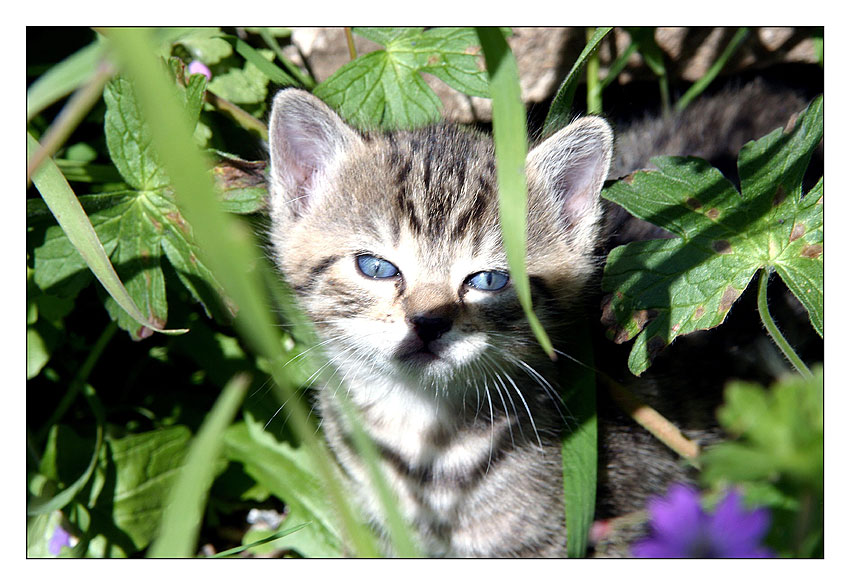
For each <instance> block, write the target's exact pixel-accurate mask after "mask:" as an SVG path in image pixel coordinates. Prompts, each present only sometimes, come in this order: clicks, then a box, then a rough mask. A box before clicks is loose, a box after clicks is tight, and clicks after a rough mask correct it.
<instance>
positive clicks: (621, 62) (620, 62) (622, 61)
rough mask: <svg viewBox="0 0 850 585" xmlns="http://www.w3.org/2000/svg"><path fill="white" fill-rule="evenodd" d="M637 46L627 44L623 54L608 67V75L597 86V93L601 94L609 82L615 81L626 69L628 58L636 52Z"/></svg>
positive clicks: (632, 43)
mask: <svg viewBox="0 0 850 585" xmlns="http://www.w3.org/2000/svg"><path fill="white" fill-rule="evenodd" d="M637 48H638V45H637V43H636V42H634V41H632V42H631V43H629V46H628V47H626V50H625V51H623V54H622V55H620V56H619V57H617V59H616V60H615V61H614V62H613V63H611V65H610V67H608V75H606V76H605V79H603V80H602V81H601V82H600V84H599V91H600V92H601V91H602V90H604V89H605V88H606V87H608V86H609V85H611V82H612V81H614V80H615V79H617V76H618V75H619V74H620V72H621V71H622V70H623V69H624V68H625V67H626V64H627V63H628V62H629V57H631V56H632V54H633V53H634V52H635V51H636V50H637Z"/></svg>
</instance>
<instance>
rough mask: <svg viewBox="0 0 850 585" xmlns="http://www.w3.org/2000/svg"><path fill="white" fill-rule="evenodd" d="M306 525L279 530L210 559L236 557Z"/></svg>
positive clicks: (305, 523) (306, 523)
mask: <svg viewBox="0 0 850 585" xmlns="http://www.w3.org/2000/svg"><path fill="white" fill-rule="evenodd" d="M308 524H310V523H309V522H304V523H302V524H298V525H296V526H293V527H292V528H286V529H284V530H279V531H278V532H275V533H274V534H272V535H271V536H267V537H265V538H261V539H260V540H256V541H254V542H249V543H248V544H243V545H242V546H237V547H234V548H229V549H227V550H223V551H221V552H220V553H216V554H214V555H213V556H211V557H210V558H212V559H223V558H226V557H232V556H233V555H238V554H239V553H241V552H244V551H246V550H250V549H252V548H254V547H256V546H260V545H261V544H267V543H269V542H274V541H275V540H277V539H279V538H283V537H284V536H289V535H290V534H292V533H293V532H298V531H299V530H301V529H302V528H304V527H305V526H307V525H308Z"/></svg>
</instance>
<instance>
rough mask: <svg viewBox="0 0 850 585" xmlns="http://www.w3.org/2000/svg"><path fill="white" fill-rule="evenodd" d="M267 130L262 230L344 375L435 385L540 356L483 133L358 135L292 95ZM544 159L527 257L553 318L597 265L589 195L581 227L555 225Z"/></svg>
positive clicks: (538, 163) (539, 306)
mask: <svg viewBox="0 0 850 585" xmlns="http://www.w3.org/2000/svg"><path fill="white" fill-rule="evenodd" d="M287 94H288V95H287ZM281 96H285V97H288V98H289V99H282V98H281ZM271 130H272V132H271V136H272V142H271V149H272V168H273V170H272V183H271V187H272V188H271V191H272V221H273V232H272V239H273V242H274V244H275V247H276V251H277V254H278V259H279V263H280V266H281V268H282V269H283V272H284V274H285V275H286V277H287V279H288V280H289V282H290V284H291V285H292V286H293V288H294V290H295V291H296V293H297V294H298V296H299V297H300V299H301V302H302V304H303V306H304V308H305V309H306V311H307V313H308V314H309V316H310V317H311V319H312V320H313V322H314V323H315V325H316V327H317V330H318V331H319V333H320V335H321V337H322V338H323V343H324V344H325V347H326V349H327V352H326V353H327V355H328V356H329V357H331V359H332V360H333V362H334V365H335V367H336V368H338V373H339V374H340V375H341V377H342V378H343V379H345V378H346V377H347V376H356V377H357V378H358V379H359V380H360V381H361V382H362V381H364V380H370V379H373V380H386V379H388V378H390V379H396V380H400V381H407V382H410V383H409V384H407V385H408V386H418V387H422V388H424V389H425V390H427V391H428V392H430V393H431V394H432V395H433V394H434V392H435V390H440V389H443V390H445V389H447V388H450V387H455V386H457V385H458V384H465V385H472V386H474V384H475V380H481V379H485V380H486V379H487V377H488V375H489V376H494V375H495V374H493V372H496V373H498V372H503V371H504V370H506V369H510V370H513V369H517V368H520V367H522V363H523V362H525V361H528V360H529V359H531V356H532V354H536V353H539V351H540V350H539V348H538V346H537V344H536V341H535V339H534V336H533V334H532V333H531V331H530V329H529V326H528V324H527V321H526V319H525V316H524V313H523V311H522V308H521V306H520V304H519V302H518V299H517V296H516V292H515V290H514V287H513V283H512V282H511V279H510V277H509V275H508V266H507V261H506V258H505V254H504V250H503V248H502V241H501V234H500V228H499V221H498V213H499V212H498V198H497V190H496V174H495V166H494V162H493V152H492V144H491V142H490V141H489V139H488V138H487V137H485V136H483V135H478V134H472V133H468V132H464V131H460V130H458V129H455V128H453V127H436V128H430V129H426V130H422V131H417V132H413V133H396V134H394V135H391V136H373V137H369V138H365V139H364V138H361V137H360V136H358V135H357V134H356V133H354V132H353V131H352V130H351V129H349V128H348V127H347V126H345V125H344V124H343V123H342V121H341V120H339V118H337V117H336V115H335V114H333V113H332V112H330V110H328V109H327V108H325V107H324V106H323V105H322V104H321V103H320V102H317V101H316V100H315V99H314V98H311V97H309V96H308V95H307V94H303V93H302V92H292V91H289V92H282V93H281V94H280V95H279V96H278V98H277V100H276V102H275V109H274V111H273V115H272V127H271ZM535 153H537V151H535ZM535 156H536V158H535ZM552 157H553V155H552V154H551V153H550V152H548V151H541V152H540V153H537V154H536V155H535V154H534V153H533V154H532V155H531V156H530V159H529V217H528V221H529V230H528V233H529V243H528V250H529V253H528V257H527V264H528V272H529V275H530V276H531V284H532V293H533V297H534V301H535V311H536V312H537V314H538V317H540V318H541V321H542V322H543V324H544V326H548V327H553V326H555V325H556V324H557V322H558V317H559V316H561V315H562V312H563V307H564V305H565V304H568V303H569V300H570V299H571V298H572V297H573V296H574V295H575V294H576V293H577V291H578V290H579V289H580V287H581V286H582V285H583V284H584V283H585V281H586V280H587V278H588V276H589V275H590V273H591V272H592V269H593V267H592V263H591V260H590V254H591V252H592V248H593V243H594V242H593V237H592V234H590V233H589V232H591V231H594V230H595V224H596V222H597V220H598V197H597V196H594V197H592V198H590V199H587V200H581V201H578V202H577V203H575V202H574V203H575V204H574V205H573V207H574V210H575V212H576V216H579V215H583V217H581V218H579V219H582V220H583V221H578V219H575V218H573V219H574V221H570V220H566V221H565V220H563V217H562V216H563V211H564V206H565V203H564V202H563V201H562V200H560V199H558V198H553V197H552V195H551V191H552V189H553V185H554V184H556V183H557V182H558V181H559V180H560V179H559V178H554V179H553V178H551V177H547V176H546V173H547V172H548V171H547V170H546V168H547V166H551V165H552V164H553V163H552V161H551V160H550V159H551V158H552ZM605 163H606V168H605V172H607V159H606V160H605ZM583 172H584V171H583ZM601 176H602V178H603V179H604V172H603V173H602V175H601ZM599 182H600V184H601V181H599ZM555 187H556V188H557V185H555ZM594 188H595V187H594ZM585 224H586V225H585ZM582 230H584V231H582ZM488 372H489V374H488Z"/></svg>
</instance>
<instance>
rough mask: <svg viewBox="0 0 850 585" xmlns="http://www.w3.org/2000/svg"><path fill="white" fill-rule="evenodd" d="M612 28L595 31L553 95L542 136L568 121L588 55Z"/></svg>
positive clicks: (607, 27)
mask: <svg viewBox="0 0 850 585" xmlns="http://www.w3.org/2000/svg"><path fill="white" fill-rule="evenodd" d="M612 28H613V27H610V26H602V27H599V28H597V29H596V32H594V33H593V36H592V37H591V38H590V40H589V41H588V42H587V45H585V47H584V50H582V52H581V54H580V55H579V56H578V59H576V62H575V63H574V64H573V68H572V69H570V72H569V73H568V74H567V77H566V78H565V79H564V81H563V83H561V87H559V88H558V93H556V94H555V99H554V100H552V106H551V107H550V108H549V113H548V114H546V121H545V122H544V123H543V134H544V135H548V134H551V133H553V132H555V131H556V130H558V129H559V128H561V127H563V126H566V124H567V122H569V121H570V115H571V109H572V107H573V97H575V93H576V87H578V83H579V81H580V80H581V72H582V70H583V69H584V66H585V65H586V64H587V60H588V58H589V57H590V55H591V54H592V53H593V52H594V51H596V49H597V48H598V47H599V43H601V42H602V39H604V38H605V35H607V34H608V33H609V32H611V29H612ZM494 101H495V99H494Z"/></svg>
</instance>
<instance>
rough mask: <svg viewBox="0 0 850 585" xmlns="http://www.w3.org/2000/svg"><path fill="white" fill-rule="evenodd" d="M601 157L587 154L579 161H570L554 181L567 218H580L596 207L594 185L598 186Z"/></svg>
mask: <svg viewBox="0 0 850 585" xmlns="http://www.w3.org/2000/svg"><path fill="white" fill-rule="evenodd" d="M602 163H603V160H602V156H601V155H600V154H596V153H589V154H586V155H585V156H583V157H582V158H581V159H579V160H574V161H571V163H570V164H568V165H567V166H566V168H565V169H564V171H563V173H562V174H561V176H560V177H558V179H557V181H556V185H557V189H558V191H559V192H560V196H561V197H562V200H563V201H564V208H563V212H564V215H565V216H567V218H570V217H582V216H584V215H586V214H587V213H588V212H590V211H592V210H593V209H594V208H595V207H596V203H597V194H596V192H595V191H596V185H597V184H600V185H601V183H600V181H599V174H600V172H601V169H602V167H604V166H605V165H603V164H602Z"/></svg>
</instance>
